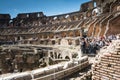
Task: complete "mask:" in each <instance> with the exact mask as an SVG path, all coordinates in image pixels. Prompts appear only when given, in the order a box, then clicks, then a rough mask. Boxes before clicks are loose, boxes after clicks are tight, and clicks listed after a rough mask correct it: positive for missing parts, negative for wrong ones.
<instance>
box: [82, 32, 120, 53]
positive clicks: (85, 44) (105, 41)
mask: <svg viewBox="0 0 120 80" xmlns="http://www.w3.org/2000/svg"><path fill="white" fill-rule="evenodd" d="M117 39H120V34H118V35H110V36H108V37H99V38H89V37H85V38H84V37H83V38H81V39H80V48H81V52H82V53H83V54H96V53H97V51H99V50H100V48H102V47H104V46H109V45H110V44H111V41H112V40H117Z"/></svg>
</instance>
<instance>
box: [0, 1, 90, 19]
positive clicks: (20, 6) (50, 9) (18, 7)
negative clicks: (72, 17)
mask: <svg viewBox="0 0 120 80" xmlns="http://www.w3.org/2000/svg"><path fill="white" fill-rule="evenodd" d="M87 1H90V0H0V14H4V13H9V14H10V15H11V17H12V18H13V17H16V16H17V14H18V13H29V12H43V13H44V14H45V15H47V16H50V15H57V14H63V13H69V12H74V11H78V10H79V9H80V4H81V3H84V2H87Z"/></svg>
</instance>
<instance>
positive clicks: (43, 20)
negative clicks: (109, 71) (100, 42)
mask: <svg viewBox="0 0 120 80" xmlns="http://www.w3.org/2000/svg"><path fill="white" fill-rule="evenodd" d="M119 22H120V1H119V0H92V1H89V2H86V3H83V4H82V5H81V6H80V10H79V11H76V12H71V13H66V14H61V15H54V16H46V15H45V14H44V13H43V12H33V13H20V14H18V15H17V17H16V18H13V19H11V18H10V15H9V14H0V45H1V47H0V73H1V74H3V73H8V72H23V71H28V70H33V69H37V68H40V67H45V66H48V65H53V64H56V63H59V62H62V61H69V60H70V61H71V60H73V59H74V58H80V57H82V54H81V52H80V41H81V38H82V37H90V38H94V37H95V38H98V37H107V36H110V35H112V34H114V35H116V34H119V33H120V27H119V26H120V23H119ZM118 56H119V55H118ZM113 57H115V56H113ZM113 57H110V58H113ZM103 60H104V59H103ZM106 60H107V59H106ZM99 65H102V64H99ZM86 66H88V65H87V64H86ZM86 66H85V67H86ZM109 66H111V65H109ZM95 68H97V67H95ZM95 71H96V70H95ZM96 72H97V71H96ZM93 73H94V74H93V75H94V76H95V78H93V79H95V80H96V76H97V75H95V72H93ZM97 73H98V72H97ZM25 80H27V79H25ZM38 80H39V79H38ZM101 80H102V79H101Z"/></svg>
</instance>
